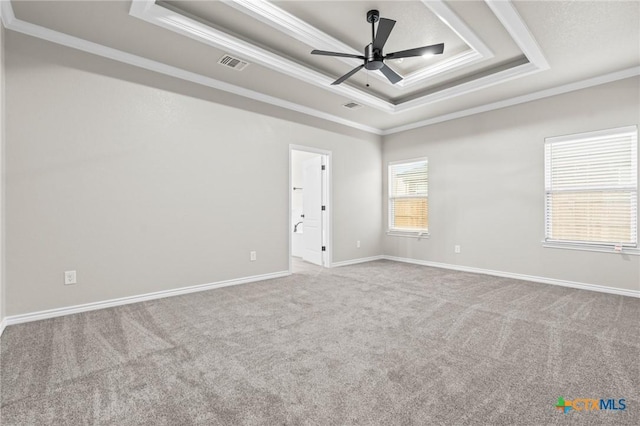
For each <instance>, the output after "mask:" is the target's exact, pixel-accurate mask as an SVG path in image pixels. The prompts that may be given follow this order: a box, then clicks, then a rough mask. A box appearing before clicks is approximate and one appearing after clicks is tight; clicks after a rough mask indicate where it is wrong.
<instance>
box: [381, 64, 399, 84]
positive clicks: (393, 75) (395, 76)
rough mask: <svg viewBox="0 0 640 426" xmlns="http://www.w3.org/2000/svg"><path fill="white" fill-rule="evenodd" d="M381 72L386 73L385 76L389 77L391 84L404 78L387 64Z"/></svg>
mask: <svg viewBox="0 0 640 426" xmlns="http://www.w3.org/2000/svg"><path fill="white" fill-rule="evenodd" d="M380 72H382V74H384V76H385V77H387V78H388V79H389V81H390V82H391V84H396V83H397V82H399V81H400V80H402V77H400V76H399V75H398V74H397V73H396V72H395V71H394V70H392V69H391V68H389V67H388V66H387V65H386V64H385V65H384V66H383V67H382V68H380Z"/></svg>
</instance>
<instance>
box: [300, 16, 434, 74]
mask: <svg viewBox="0 0 640 426" xmlns="http://www.w3.org/2000/svg"><path fill="white" fill-rule="evenodd" d="M367 22H369V23H370V24H371V44H368V45H367V46H366V47H365V48H364V55H353V54H350V53H340V52H328V51H326V50H313V51H311V54H312V55H324V56H338V57H343V58H355V59H362V60H363V64H362V65H359V66H357V67H355V68H354V69H352V70H351V71H349V72H348V73H346V74H345V75H343V76H342V77H340V78H339V79H337V80H336V81H334V82H333V83H331V84H332V85H334V84H340V83H342V82H343V81H345V80H346V79H348V78H349V77H351V76H352V75H354V74H355V73H357V72H358V71H360V70H361V69H362V68H365V69H367V70H370V71H380V72H381V73H382V74H384V76H385V77H387V79H388V80H389V81H390V82H391V84H396V83H397V82H399V81H400V80H402V77H401V76H400V75H398V74H397V73H396V72H395V71H394V70H392V69H391V68H389V67H388V66H387V65H386V64H385V63H384V60H385V59H401V58H410V57H414V56H425V55H426V56H431V55H439V54H441V53H442V52H444V43H439V44H434V45H431V46H423V47H417V48H414V49H407V50H401V51H399V52H392V53H388V54H387V55H384V54H383V53H382V49H383V48H384V45H385V44H386V42H387V39H388V38H389V35H390V34H391V30H393V26H394V25H395V24H396V21H394V20H392V19H386V18H380V13H379V12H378V11H377V10H375V9H374V10H370V11H368V12H367ZM376 22H378V31H377V32H376V30H375V23H376ZM367 86H368V85H367Z"/></svg>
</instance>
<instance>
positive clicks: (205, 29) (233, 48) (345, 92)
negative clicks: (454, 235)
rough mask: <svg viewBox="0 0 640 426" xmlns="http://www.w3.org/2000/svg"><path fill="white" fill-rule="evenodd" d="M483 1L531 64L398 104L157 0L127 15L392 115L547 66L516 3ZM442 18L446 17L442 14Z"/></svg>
mask: <svg viewBox="0 0 640 426" xmlns="http://www.w3.org/2000/svg"><path fill="white" fill-rule="evenodd" d="M234 1H235V2H234V3H232V4H235V5H238V7H240V3H238V2H242V5H249V4H252V5H253V7H252V8H251V11H250V14H251V16H254V15H255V16H261V18H260V20H261V21H263V22H265V21H269V22H271V24H270V25H272V26H273V25H277V26H280V27H286V28H285V29H284V30H283V31H285V32H286V33H288V34H295V32H296V31H297V32H304V34H306V35H304V34H303V36H304V37H308V38H309V39H313V40H316V39H317V38H320V39H321V38H322V35H320V34H319V31H318V30H315V29H313V30H312V29H311V27H310V26H308V24H305V25H304V26H302V24H300V22H303V21H301V20H299V19H298V18H295V19H294V17H292V18H288V16H291V15H289V14H288V13H287V12H285V11H283V10H281V9H278V8H276V7H275V6H272V5H269V3H268V2H264V1H263V2H255V3H253V2H248V1H246V0H234ZM485 2H486V3H487V4H488V5H489V7H490V9H491V10H492V11H493V12H494V14H495V15H496V17H497V18H498V20H499V21H500V22H501V23H502V24H503V25H504V27H505V29H506V30H507V32H508V33H509V34H510V36H511V37H512V38H513V39H514V42H515V43H516V44H517V45H518V46H520V48H521V49H522V50H523V53H525V56H527V55H531V58H530V57H529V56H527V59H528V60H529V64H526V66H524V65H521V66H515V67H513V68H511V69H510V70H505V71H500V72H497V73H494V74H491V75H489V76H485V77H481V78H477V79H475V80H471V81H469V82H467V83H464V84H461V85H458V86H456V87H454V88H447V89H443V90H440V91H437V92H433V93H429V94H427V95H424V96H420V97H417V98H415V99H412V100H409V101H404V102H399V103H397V104H396V103H392V102H389V101H385V100H383V99H381V98H378V97H376V96H373V95H371V94H370V93H368V92H366V91H363V90H360V89H358V88H356V87H353V86H350V85H346V84H342V85H336V86H334V85H331V82H332V81H333V77H329V76H326V75H324V74H322V73H319V72H317V71H315V70H313V69H310V68H308V67H306V66H304V65H301V64H299V63H297V62H294V61H291V60H290V59H287V58H285V57H283V56H280V55H278V54H275V53H273V52H270V51H267V50H265V49H262V48H261V47H259V46H255V45H253V44H251V43H249V42H247V41H245V40H241V39H239V38H237V37H235V36H233V35H231V34H227V33H225V32H223V31H221V30H218V29H216V28H213V27H211V26H209V25H206V24H204V23H202V22H199V21H197V20H195V19H192V18H189V17H187V16H184V15H182V14H180V13H178V12H176V11H173V10H170V9H167V8H164V7H162V6H159V5H157V4H156V2H155V0H136V1H134V2H132V6H131V9H130V11H129V14H130V15H131V16H134V17H136V18H139V19H142V20H144V21H146V22H149V23H151V24H154V25H157V26H160V27H162V28H165V29H168V30H170V31H173V32H176V33H178V34H181V35H184V36H186V37H189V38H191V39H194V40H198V41H200V42H202V43H205V44H208V45H210V46H214V47H216V48H219V49H223V50H227V51H230V52H232V53H233V54H236V55H238V56H240V57H241V58H245V59H246V58H251V60H250V61H251V62H254V63H258V64H260V65H262V66H265V67H267V68H270V69H273V70H275V71H278V72H281V73H284V74H286V75H289V76H291V77H294V78H297V79H299V80H302V81H304V82H306V83H309V84H312V85H314V86H317V87H320V88H322V89H324V90H328V91H331V92H333V93H336V94H339V95H341V96H345V97H347V98H349V99H352V100H353V101H356V102H358V103H360V104H362V105H367V106H369V107H372V108H375V109H378V110H380V111H383V112H387V113H390V114H399V113H402V112H404V111H407V110H410V109H415V108H419V107H422V106H426V105H429V104H432V103H434V102H439V101H443V100H447V99H452V98H455V97H457V96H461V95H464V94H466V93H471V92H475V91H477V90H481V89H484V88H487V87H491V86H494V85H496V84H500V83H502V82H504V81H509V80H512V79H514V78H519V77H524V76H526V75H530V74H532V73H535V72H538V71H542V70H544V69H547V68H548V64H547V62H546V60H545V59H544V56H543V55H542V52H541V51H540V48H539V46H538V44H537V43H536V42H535V39H533V37H532V36H531V33H530V32H529V29H528V27H527V26H526V24H525V23H524V22H523V21H522V19H521V17H520V15H519V14H518V13H517V11H516V10H515V8H514V6H513V4H512V3H511V2H510V1H504V0H485ZM426 4H427V6H428V7H430V8H432V11H434V13H436V14H437V15H438V16H441V15H444V16H445V17H446V19H448V20H452V21H454V22H455V28H456V29H455V31H456V34H458V36H459V37H461V38H462V39H463V40H464V41H465V42H466V43H471V44H472V45H473V46H474V47H475V48H477V49H479V50H480V51H482V54H486V55H492V53H491V51H490V50H489V49H488V47H486V46H485V45H484V44H483V43H482V41H481V40H480V39H479V38H478V37H477V36H475V34H474V33H473V32H472V31H471V30H469V29H468V28H467V27H466V25H464V23H462V22H461V21H460V19H459V18H458V17H457V15H455V14H454V13H453V12H452V11H451V10H450V9H449V8H448V6H446V5H445V4H444V3H443V2H441V1H437V2H434V3H433V4H431V2H426ZM243 7H244V6H243ZM247 7H249V6H247ZM248 13H249V12H248ZM274 16H276V17H274ZM441 19H443V20H444V18H442V17H441ZM458 21H460V22H458ZM296 28H297V29H296ZM465 28H466V29H465ZM471 55H472V56H473V55H480V53H478V52H476V53H474V54H471ZM452 59H454V62H455V61H460V62H461V63H465V61H467V60H472V59H473V58H452ZM425 72H427V71H425Z"/></svg>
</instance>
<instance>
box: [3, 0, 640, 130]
mask: <svg viewBox="0 0 640 426" xmlns="http://www.w3.org/2000/svg"><path fill="white" fill-rule="evenodd" d="M487 2H488V3H492V4H493V5H494V6H495V7H496V8H497V9H498V10H499V12H498V14H500V16H502V19H504V20H505V22H503V24H505V23H506V25H509V26H510V27H512V31H516V30H515V29H516V28H519V30H518V32H519V33H522V34H525V35H524V37H525V38H527V36H526V34H530V33H529V30H528V29H526V32H524V31H523V28H522V27H518V26H517V25H516V26H514V25H513V23H512V22H511V21H510V20H511V19H513V16H514V14H513V13H509V12H508V11H506V12H505V11H504V9H500V8H507V7H510V8H513V6H512V5H511V4H510V3H509V2H502V1H494V0H487ZM496 5H497V6H496ZM153 6H154V2H150V1H148V0H134V1H133V2H132V6H131V8H132V9H135V10H136V13H144V11H145V10H148V9H150V8H152V7H153ZM501 12H502V13H501ZM0 18H1V19H2V23H3V25H4V27H5V28H6V29H8V30H12V31H16V32H19V33H22V34H26V35H29V36H32V37H36V38H40V39H43V40H46V41H50V42H53V43H57V44H60V45H63V46H67V47H71V48H74V49H78V50H81V51H84V52H87V53H91V54H94V55H97V56H101V57H104V58H108V59H112V60H115V61H119V62H122V63H126V64H129V65H133V66H136V67H139V68H143V69H146V70H150V71H154V72H158V73H160V74H164V75H168V76H170V77H174V78H178V79H181V80H185V81H189V82H192V83H196V84H200V85H203V86H207V87H211V88H213V89H217V90H222V91H225V92H228V93H233V94H235V95H238V96H242V97H245V98H249V99H253V100H256V101H259V102H263V103H267V104H271V105H274V106H277V107H281V108H284V109H288V110H291V111H295V112H299V113H302V114H305V115H309V116H312V117H316V118H320V119H323V120H327V121H330V122H334V123H337V124H341V125H344V126H347V127H351V128H354V129H358V130H362V131H365V132H368V133H371V134H375V135H382V136H385V135H391V134H395V133H399V132H403V131H407V130H412V129H416V128H419V127H425V126H430V125H432V124H437V123H441V122H444V121H449V120H454V119H457V118H462V117H467V116H470V115H474V114H479V113H483V112H487V111H492V110H496V109H500V108H506V107H509V106H512V105H517V104H521V103H525V102H530V101H534V100H538V99H542V98H546V97H550V96H555V95H559V94H563V93H567V92H571V91H575V90H580V89H585V88H588V87H592V86H598V85H601V84H605V83H610V82H614V81H617V80H622V79H625V78H630V77H635V76H640V67H633V68H629V69H625V70H621V71H617V72H613V73H609V74H605V75H601V76H597V77H594V78H590V79H587V80H582V81H579V82H574V83H570V84H565V85H562V86H557V87H553V88H549V89H545V90H541V91H538V92H535V93H530V94H526V95H522V96H517V97H513V98H510V99H505V100H502V101H498V102H493V103H490V104H486V105H480V106H478V107H474V108H469V109H466V110H462V111H456V112H453V113H449V114H444V115H440V116H437V117H432V118H429V119H426V120H420V121H416V122H413V123H409V124H406V125H402V126H396V127H393V128H389V129H386V130H382V129H379V128H375V127H371V126H367V125H364V124H361V123H357V122H354V121H351V120H347V119H344V118H342V117H338V116H335V115H332V114H328V113H325V112H323V111H319V110H316V109H314V108H310V107H307V106H304V105H299V104H296V103H293V102H289V101H286V100H284V99H280V98H276V97H274V96H269V95H265V94H263V93H259V92H256V91H253V90H249V89H245V88H243V87H240V86H236V85H233V84H229V83H226V82H223V81H220V80H216V79H214V78H211V77H206V76H203V75H200V74H197V73H193V72H190V71H187V70H184V69H181V68H177V67H173V66H170V65H167V64H164V63H161V62H157V61H153V60H150V59H147V58H144V57H141V56H137V55H133V54H130V53H126V52H123V51H120V50H116V49H113V48H110V47H107V46H103V45H100V44H97V43H93V42H90V41H87V40H83V39H80V38H77V37H73V36H70V35H68V34H64V33H60V32H57V31H54V30H51V29H48V28H44V27H41V26H38V25H34V24H31V23H29V22H26V21H22V20H19V19H17V18H16V17H15V15H14V13H13V8H12V6H11V2H10V1H8V0H2V1H0ZM518 19H519V18H518ZM520 22H521V20H520ZM525 28H526V27H525ZM529 41H531V40H529ZM525 45H526V42H525ZM527 49H528V52H529V54H530V55H532V57H536V55H538V52H539V48H538V47H537V44H536V46H535V48H534V49H530V48H529V47H528V48H527ZM536 49H537V51H536ZM540 55H541V54H540ZM542 59H544V57H542ZM537 60H539V61H540V60H541V59H540V56H538V59H537ZM545 64H546V60H545V61H544V62H543V63H542V67H544V66H545ZM533 66H535V67H536V68H537V69H538V70H539V69H540V68H541V66H540V65H536V64H535V63H534V64H533ZM547 66H548V65H547ZM515 68H519V69H517V70H515V71H511V75H506V74H507V73H508V72H510V70H505V71H503V73H505V74H504V75H501V76H498V78H495V80H494V81H490V80H489V78H490V77H491V76H487V77H485V79H484V80H483V81H481V83H482V84H481V86H484V87H488V85H494V84H499V83H500V82H501V81H502V80H503V79H514V78H518V77H520V76H522V75H525V74H531V73H532V72H536V71H535V70H534V68H532V65H531V64H524V65H520V66H519V67H515ZM481 80H482V79H481ZM470 83H471V82H470ZM481 88H482V87H473V86H468V87H466V88H463V89H464V90H465V92H464V93H468V91H469V90H480V89H481ZM454 89H455V88H449V89H445V90H451V91H452V92H453V91H454ZM460 94H461V93H458V94H455V93H449V94H446V93H445V96H446V97H443V98H440V99H437V98H436V97H437V96H443V95H437V93H434V94H431V95H429V96H433V97H432V99H431V100H432V101H433V102H436V101H438V100H443V99H448V98H450V97H453V96H458V95H460ZM408 102H413V101H408ZM417 106H420V105H417V104H411V103H408V106H405V107H404V108H405V109H410V108H415V107H417Z"/></svg>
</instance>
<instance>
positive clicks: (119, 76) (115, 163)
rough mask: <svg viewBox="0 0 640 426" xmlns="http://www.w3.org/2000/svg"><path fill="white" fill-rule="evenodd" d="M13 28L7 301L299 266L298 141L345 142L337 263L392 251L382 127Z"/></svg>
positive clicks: (19, 309)
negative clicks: (292, 108)
mask: <svg viewBox="0 0 640 426" xmlns="http://www.w3.org/2000/svg"><path fill="white" fill-rule="evenodd" d="M5 41H6V79H7V116H6V118H7V147H6V155H7V163H6V164H7V167H6V172H7V182H6V185H7V188H6V198H7V209H6V221H7V235H6V244H7V252H6V259H7V271H6V272H7V281H6V285H7V287H6V296H7V301H8V303H7V312H6V313H7V315H17V314H23V313H29V312H34V311H39V310H45V309H52V308H59V307H66V306H71V305H76V304H82V303H89V302H96V301H102V300H106V299H112V298H118V297H124V296H131V295H138V294H144V293H149V292H154V291H161V290H167V289H173V288H179V287H184V286H189V285H196V284H203V283H210V282H217V281H221V280H228V279H234V278H240V277H246V276H255V275H260V274H267V273H273V272H279V271H286V270H287V268H288V247H287V244H288V221H289V212H288V196H289V194H288V190H289V188H288V187H289V182H288V179H289V177H288V161H289V144H292V143H293V144H298V145H306V146H312V147H317V148H322V149H326V150H330V151H332V154H333V157H332V161H333V176H332V177H333V204H332V205H333V206H335V208H334V209H333V212H330V213H331V214H332V218H333V227H334V228H333V231H334V232H333V261H334V262H339V261H346V260H350V259H354V258H360V257H367V256H374V255H379V254H380V253H381V247H380V234H381V230H380V222H381V213H380V205H381V202H382V201H381V192H380V188H381V171H380V164H381V146H380V138H379V137H377V136H372V135H367V134H364V133H359V132H355V131H353V130H352V129H341V128H340V127H336V126H325V127H326V128H327V129H330V130H327V129H322V128H320V127H319V126H318V125H316V123H314V122H312V121H309V118H308V117H302V116H298V115H296V114H295V113H293V112H289V111H284V112H283V111H282V110H278V109H275V108H267V109H265V107H264V105H256V103H255V102H252V101H247V100H238V99H236V98H233V97H230V96H229V95H228V94H222V93H220V92H216V91H213V90H208V89H206V88H204V87H201V86H196V85H190V84H187V83H184V82H176V81H175V80H173V79H170V78H165V77H163V76H158V75H156V74H153V73H150V72H147V71H142V70H138V69H135V68H133V67H129V66H126V65H123V64H118V63H115V62H112V61H108V60H105V59H102V58H98V57H94V56H91V55H88V54H84V53H82V52H78V51H74V50H71V49H67V48H64V47H61V46H57V45H54V44H50V43H47V42H43V41H40V40H36V39H32V38H29V37H26V36H22V35H19V34H16V33H13V32H8V33H7V34H6V38H5ZM177 83H179V84H177ZM227 101H229V102H228V103H230V104H232V105H233V106H234V107H230V106H228V105H224V103H226V102H227ZM244 106H246V108H243V107H244ZM254 111H260V112H262V114H258V113H256V112H254ZM271 111H273V114H272V115H273V116H270V115H267V114H265V113H266V112H271ZM283 115H284V116H286V118H287V120H283V119H280V118H275V117H277V116H283ZM274 116H275V117H274ZM296 121H299V122H296ZM301 123H304V124H301ZM323 123H324V122H323ZM356 240H361V241H362V248H360V249H356V244H355V241H356ZM250 250H255V251H257V257H258V261H257V262H250V261H249V251H250ZM65 270H77V273H78V284H77V285H75V286H64V285H63V271H65ZM265 285H266V284H265Z"/></svg>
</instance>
